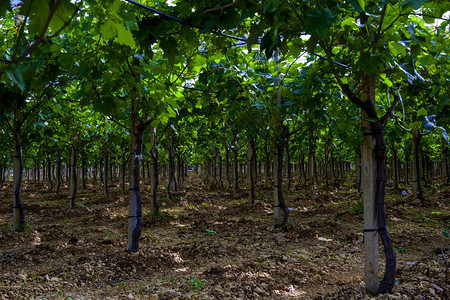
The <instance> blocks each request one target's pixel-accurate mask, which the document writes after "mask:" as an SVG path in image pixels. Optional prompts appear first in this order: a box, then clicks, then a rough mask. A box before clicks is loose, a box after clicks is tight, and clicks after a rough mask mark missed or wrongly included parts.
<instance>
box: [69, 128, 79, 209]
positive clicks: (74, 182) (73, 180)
mask: <svg viewBox="0 0 450 300" xmlns="http://www.w3.org/2000/svg"><path fill="white" fill-rule="evenodd" d="M77 140H78V136H77V134H76V132H75V130H74V133H73V136H72V160H71V163H70V164H71V168H70V207H71V208H72V209H75V198H76V196H77V186H78V170H77V156H78V153H77Z"/></svg>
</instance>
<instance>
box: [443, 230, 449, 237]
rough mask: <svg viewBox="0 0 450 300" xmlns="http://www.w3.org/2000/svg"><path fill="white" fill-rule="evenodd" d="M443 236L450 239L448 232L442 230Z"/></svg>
mask: <svg viewBox="0 0 450 300" xmlns="http://www.w3.org/2000/svg"><path fill="white" fill-rule="evenodd" d="M442 234H443V235H444V236H445V237H450V235H449V234H448V232H447V230H445V229H442Z"/></svg>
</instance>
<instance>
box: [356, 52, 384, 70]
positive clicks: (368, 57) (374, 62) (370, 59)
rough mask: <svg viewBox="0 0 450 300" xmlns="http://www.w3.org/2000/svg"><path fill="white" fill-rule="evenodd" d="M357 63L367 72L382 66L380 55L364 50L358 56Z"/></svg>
mask: <svg viewBox="0 0 450 300" xmlns="http://www.w3.org/2000/svg"><path fill="white" fill-rule="evenodd" d="M357 65H358V66H359V67H360V68H361V69H363V70H364V71H365V72H366V73H367V74H372V73H374V72H375V71H376V70H377V69H379V68H380V67H382V65H383V62H382V60H381V58H380V57H378V56H376V55H373V54H371V53H367V52H366V53H364V54H363V55H362V56H361V57H360V58H359V60H358V62H357Z"/></svg>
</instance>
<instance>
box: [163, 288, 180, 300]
mask: <svg viewBox="0 0 450 300" xmlns="http://www.w3.org/2000/svg"><path fill="white" fill-rule="evenodd" d="M164 296H165V297H168V298H169V299H173V298H177V297H180V296H181V294H180V293H179V292H177V291H175V290H166V291H165V292H164Z"/></svg>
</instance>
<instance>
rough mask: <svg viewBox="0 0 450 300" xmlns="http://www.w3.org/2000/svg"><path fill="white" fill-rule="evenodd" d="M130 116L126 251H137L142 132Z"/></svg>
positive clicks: (133, 117)
mask: <svg viewBox="0 0 450 300" xmlns="http://www.w3.org/2000/svg"><path fill="white" fill-rule="evenodd" d="M135 118H136V117H135V116H132V118H131V119H132V121H131V126H132V127H131V128H132V129H133V132H134V133H130V150H131V151H130V163H129V168H128V184H129V191H128V197H129V203H128V248H127V250H128V251H131V252H136V251H138V250H139V238H140V236H141V231H142V195H141V188H140V183H139V181H140V161H141V159H142V144H143V136H144V130H143V129H141V128H139V126H138V124H136V119H135ZM106 173H107V172H105V177H106Z"/></svg>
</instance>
